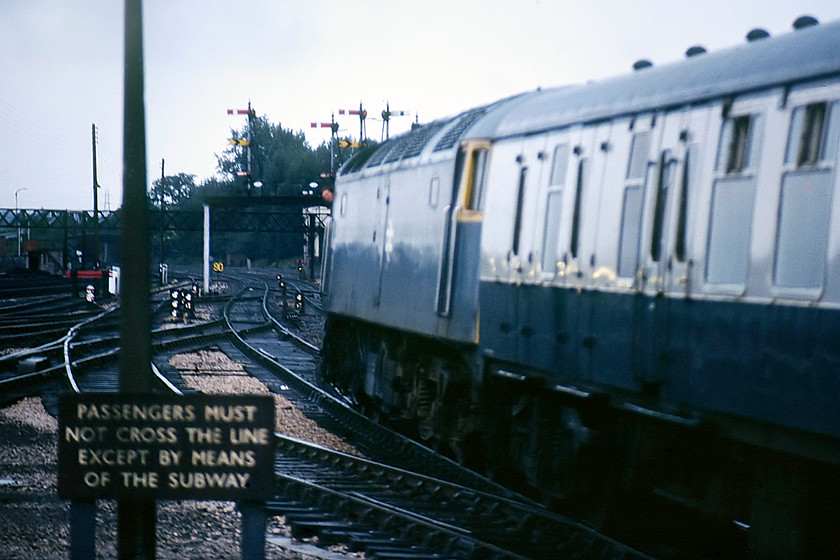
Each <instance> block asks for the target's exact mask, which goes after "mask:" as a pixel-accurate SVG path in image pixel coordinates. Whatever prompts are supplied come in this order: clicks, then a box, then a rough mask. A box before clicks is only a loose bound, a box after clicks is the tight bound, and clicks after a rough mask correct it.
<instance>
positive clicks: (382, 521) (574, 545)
mask: <svg viewBox="0 0 840 560" xmlns="http://www.w3.org/2000/svg"><path fill="white" fill-rule="evenodd" d="M268 286H269V280H268V279H267V280H256V281H255V280H254V279H248V278H241V277H240V278H231V279H230V280H229V282H228V286H227V287H228V289H229V290H230V291H234V290H235V291H236V296H235V297H230V296H229V295H228V296H222V295H217V296H213V297H207V298H206V299H205V300H204V301H205V302H206V305H210V306H212V307H213V309H214V310H217V311H214V314H218V317H213V318H212V320H206V321H201V322H188V323H180V322H172V321H164V320H163V317H164V315H165V314H166V313H168V310H169V308H168V307H167V306H168V304H169V300H168V298H167V297H164V298H162V299H160V300H159V301H158V303H157V304H156V305H157V307H156V312H155V317H156V318H157V324H158V325H159V326H158V328H156V329H155V330H154V332H153V335H152V339H153V354H154V355H155V356H156V357H155V360H156V361H158V362H160V363H161V368H160V369H158V368H157V367H155V366H154V364H152V367H153V369H154V370H155V372H156V375H157V376H158V379H159V390H160V391H167V392H170V391H174V392H179V391H185V390H186V389H185V388H184V385H183V383H182V382H181V379H180V375H178V373H177V372H176V371H174V370H173V368H170V367H164V366H165V362H166V360H165V359H164V358H165V357H166V356H167V355H169V354H171V353H173V352H176V351H177V352H190V351H194V350H199V349H206V348H208V347H218V348H220V349H222V350H223V351H224V352H225V353H226V354H229V356H230V357H231V358H233V359H234V360H239V361H241V362H245V363H247V362H249V361H250V362H252V363H254V364H256V365H255V366H248V367H247V369H248V370H249V373H251V374H252V375H254V376H256V377H257V378H258V379H259V380H260V381H262V382H263V383H264V384H265V385H267V386H268V387H269V388H270V389H271V390H272V391H273V392H275V393H279V394H282V395H283V396H284V397H286V398H287V399H289V400H291V401H292V402H293V404H294V405H295V406H297V407H298V408H299V409H300V410H301V411H302V412H303V413H304V414H305V415H306V416H308V417H309V418H310V419H312V420H314V421H315V422H317V423H318V424H319V425H321V426H322V427H323V428H325V429H327V430H328V431H331V432H333V433H335V434H337V435H339V437H342V438H344V439H345V441H348V442H350V443H351V444H352V445H353V446H354V447H355V448H356V449H357V450H358V451H359V452H361V453H362V454H364V455H365V456H366V457H367V458H366V459H361V458H355V457H352V456H350V455H346V454H342V453H339V452H335V451H330V450H327V449H325V448H322V447H318V446H316V445H313V444H306V443H304V442H301V441H296V440H293V439H291V438H288V437H283V436H280V435H278V436H277V442H278V446H277V453H276V458H275V475H276V492H275V495H274V496H273V497H272V498H271V499H270V500H268V502H267V505H266V511H267V513H268V514H269V515H283V516H285V519H286V520H287V523H289V524H290V526H291V527H292V530H293V534H294V536H297V537H305V536H312V535H317V536H318V538H319V541H320V542H321V543H331V542H341V543H343V544H345V545H346V546H347V547H349V548H351V549H353V550H361V551H364V552H365V553H366V556H367V557H369V558H545V557H556V556H558V555H562V556H563V557H568V558H575V557H579V558H645V556H643V555H642V554H640V553H638V552H637V551H635V550H633V549H632V548H629V547H626V546H624V545H622V544H620V543H618V542H615V541H613V540H611V539H608V538H605V537H603V536H601V535H599V534H598V533H597V532H595V531H593V530H592V529H589V528H587V527H585V526H583V525H580V524H577V523H574V522H572V521H570V520H569V519H566V518H563V517H560V516H556V515H553V514H551V513H549V512H547V511H546V510H545V509H544V508H542V507H540V506H538V505H537V504H534V503H532V502H530V501H529V500H527V499H526V498H524V497H522V496H519V495H517V494H515V493H514V492H512V491H510V490H508V489H506V488H503V487H501V486H499V485H497V484H495V483H493V482H491V481H489V480H487V479H485V478H483V477H481V476H479V475H477V474H475V473H473V472H472V471H469V470H467V469H464V468H462V467H461V466H460V465H457V464H455V463H454V462H452V461H450V460H449V459H446V458H444V457H442V456H440V455H438V454H437V453H435V452H433V451H432V450H430V449H428V448H426V447H423V446H422V445H420V444H418V443H416V442H414V441H412V440H410V439H407V438H405V437H403V436H402V435H400V434H397V433H396V432H392V431H391V430H389V429H387V428H385V427H383V426H380V425H379V424H376V423H374V422H372V421H371V420H369V419H368V418H366V417H364V416H362V415H360V414H358V413H357V412H355V411H354V410H352V409H351V408H350V407H349V406H347V404H346V403H345V402H344V401H343V400H342V399H341V398H340V397H339V396H337V395H333V394H331V393H330V392H329V391H326V390H323V389H321V388H319V387H318V363H319V351H318V347H317V346H316V345H315V344H313V343H311V342H309V341H307V340H306V339H305V338H304V337H303V336H301V335H299V334H296V327H300V326H301V325H302V324H305V323H306V322H308V321H312V320H317V314H318V307H317V303H318V302H317V296H316V295H314V294H312V293H311V290H307V286H306V285H297V283H296V282H289V283H288V284H287V286H286V287H287V290H286V291H283V290H281V289H280V287H279V286H278V288H275V289H269V287H268ZM307 291H309V292H310V293H308V294H307ZM167 295H168V294H167ZM301 301H305V302H306V303H304V304H303V306H301V305H300V303H299V302H301ZM97 309H98V308H97ZM116 316H117V312H116V309H112V310H106V311H102V310H99V313H98V314H96V315H92V316H85V317H84V319H82V320H79V321H78V322H77V323H75V324H73V325H72V326H71V327H70V328H69V329H68V330H67V331H66V332H65V333H64V334H63V335H62V336H60V337H57V338H54V339H52V340H50V341H49V342H48V343H45V344H43V345H41V346H39V347H37V348H33V349H30V350H26V351H22V352H17V353H15V354H12V355H10V356H5V357H0V372H2V373H0V395H2V397H3V399H4V401H6V400H7V399H9V400H14V399H16V398H19V396H20V394H23V393H26V394H35V393H39V392H40V393H41V394H42V400H43V402H44V405H45V407H46V408H47V410H48V411H50V412H51V413H53V414H55V412H56V410H57V396H58V394H59V393H60V392H61V391H67V390H73V391H77V392H87V391H91V392H111V391H116V390H117V385H118V382H117V380H118V372H117V365H116V358H117V356H118V350H119V337H118V331H117V329H118V327H117V324H118V322H117V321H115V317H116ZM164 322H166V328H161V326H160V325H161V324H162V323H164ZM64 326H66V325H64ZM225 339H227V340H228V341H229V342H226V341H225ZM30 358H40V359H43V358H46V359H47V361H48V362H49V365H48V366H47V367H43V368H39V369H37V370H36V371H31V372H21V371H18V370H15V371H12V368H11V365H12V364H16V363H21V360H26V359H30ZM3 370H5V371H3ZM16 395H17V396H16ZM6 402H8V401H6Z"/></svg>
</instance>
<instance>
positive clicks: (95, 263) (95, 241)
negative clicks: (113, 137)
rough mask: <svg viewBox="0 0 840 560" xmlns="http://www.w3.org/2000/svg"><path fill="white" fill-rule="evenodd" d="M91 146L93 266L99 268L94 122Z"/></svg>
mask: <svg viewBox="0 0 840 560" xmlns="http://www.w3.org/2000/svg"><path fill="white" fill-rule="evenodd" d="M90 138H91V145H92V146H93V266H94V268H97V269H98V268H99V192H98V191H99V182H98V180H97V176H96V124H91V125H90Z"/></svg>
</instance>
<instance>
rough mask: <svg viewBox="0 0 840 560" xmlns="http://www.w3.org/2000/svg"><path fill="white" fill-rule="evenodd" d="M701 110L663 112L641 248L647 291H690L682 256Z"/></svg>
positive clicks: (686, 260) (702, 112)
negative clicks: (659, 141)
mask: <svg viewBox="0 0 840 560" xmlns="http://www.w3.org/2000/svg"><path fill="white" fill-rule="evenodd" d="M705 117H706V111H703V110H697V109H694V110H691V111H688V110H687V111H683V112H680V113H671V114H668V115H665V117H664V118H663V119H662V120H664V122H663V123H662V141H661V144H660V145H659V147H658V150H656V151H652V155H651V159H652V160H653V161H652V166H653V173H652V174H651V176H650V177H649V180H650V183H649V184H648V192H649V195H650V196H649V198H648V201H647V207H646V212H645V215H646V218H645V232H644V235H643V237H642V239H643V241H642V243H643V244H644V245H647V246H646V247H643V258H644V260H643V263H644V265H643V266H644V270H643V273H642V277H643V278H644V282H643V285H642V286H641V288H642V289H643V290H644V291H645V292H646V293H648V294H651V295H657V294H662V293H669V294H672V295H675V294H684V295H686V296H687V295H689V290H690V283H689V274H690V272H691V271H690V265H689V262H688V259H687V256H686V252H687V247H686V243H687V239H688V228H689V225H690V224H689V219H688V217H689V200H690V195H691V194H692V186H693V183H694V180H693V179H694V176H695V174H696V170H697V167H698V162H697V159H698V154H697V149H696V147H694V144H693V142H697V141H698V140H699V138H698V137H697V134H699V133H700V132H701V131H704V130H705V126H703V125H704V122H703V121H704V119H705Z"/></svg>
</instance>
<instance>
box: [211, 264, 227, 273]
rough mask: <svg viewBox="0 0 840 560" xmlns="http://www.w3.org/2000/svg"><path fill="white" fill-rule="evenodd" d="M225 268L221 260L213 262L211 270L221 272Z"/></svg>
mask: <svg viewBox="0 0 840 560" xmlns="http://www.w3.org/2000/svg"><path fill="white" fill-rule="evenodd" d="M224 270H225V264H224V263H221V262H214V263H213V272H223V271H224Z"/></svg>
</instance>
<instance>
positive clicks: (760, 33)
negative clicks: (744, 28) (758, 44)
mask: <svg viewBox="0 0 840 560" xmlns="http://www.w3.org/2000/svg"><path fill="white" fill-rule="evenodd" d="M769 36H770V34H769V33H767V31H765V30H764V29H761V28H759V27H756V28H755V29H753V30H752V31H750V32H749V33H747V42H749V43H752V42H753V41H759V40H761V39H766V38H767V37H769Z"/></svg>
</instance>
